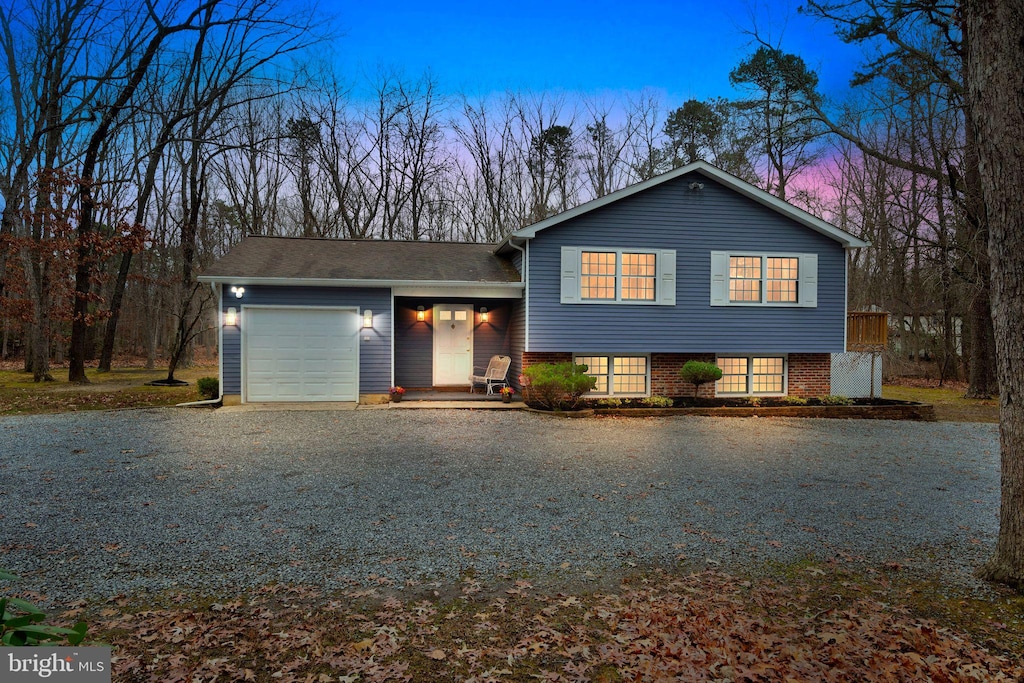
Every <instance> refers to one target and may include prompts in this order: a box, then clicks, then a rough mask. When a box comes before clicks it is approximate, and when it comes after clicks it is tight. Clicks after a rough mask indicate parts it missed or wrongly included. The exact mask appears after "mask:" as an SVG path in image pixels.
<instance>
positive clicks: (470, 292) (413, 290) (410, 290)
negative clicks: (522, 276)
mask: <svg viewBox="0 0 1024 683" xmlns="http://www.w3.org/2000/svg"><path fill="white" fill-rule="evenodd" d="M512 284H514V285H515V286H514V287H506V286H504V285H499V286H494V285H481V284H477V285H476V286H472V287H471V286H466V287H451V286H449V285H447V284H440V285H423V284H410V285H401V286H396V287H393V288H392V289H391V291H392V293H393V295H394V296H421V297H430V296H433V297H470V298H474V299H522V298H523V291H524V289H525V287H524V285H523V283H521V282H515V283H512Z"/></svg>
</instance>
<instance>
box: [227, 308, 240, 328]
mask: <svg viewBox="0 0 1024 683" xmlns="http://www.w3.org/2000/svg"><path fill="white" fill-rule="evenodd" d="M237 324H238V311H237V310H236V309H234V308H229V309H228V310H227V311H226V312H225V313H224V325H225V327H234V326H235V325H237Z"/></svg>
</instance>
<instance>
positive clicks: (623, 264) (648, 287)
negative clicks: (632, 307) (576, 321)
mask: <svg viewBox="0 0 1024 683" xmlns="http://www.w3.org/2000/svg"><path fill="white" fill-rule="evenodd" d="M656 259H657V255H656V254H651V253H634V252H614V251H584V252H581V254H580V298H581V299H607V300H609V301H616V300H619V301H654V282H655V277H656V271H655V269H654V265H655V262H656Z"/></svg>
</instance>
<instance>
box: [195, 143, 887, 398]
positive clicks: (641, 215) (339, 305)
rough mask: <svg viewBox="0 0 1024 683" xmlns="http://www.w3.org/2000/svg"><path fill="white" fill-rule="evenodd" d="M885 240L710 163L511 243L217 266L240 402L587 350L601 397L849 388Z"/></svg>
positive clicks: (306, 242)
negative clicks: (850, 302) (863, 307)
mask: <svg viewBox="0 0 1024 683" xmlns="http://www.w3.org/2000/svg"><path fill="white" fill-rule="evenodd" d="M863 246H867V244H866V243H865V242H863V241H862V240H859V239H857V238H856V237H854V236H852V235H850V234H848V233H846V232H843V231H842V230H840V229H838V228H836V227H835V226H833V225H830V224H829V223H827V222H825V221H823V220H821V219H819V218H816V217H814V216H812V215H811V214H809V213H807V212H805V211H803V210H801V209H799V208H797V207H795V206H793V205H791V204H788V203H786V202H783V201H781V200H779V199H777V198H776V197H774V196H772V195H770V194H768V193H766V192H764V191H762V190H759V189H757V188H756V187H754V186H752V185H750V184H748V183H746V182H744V181H742V180H739V179H738V178H735V177H733V176H731V175H729V174H727V173H725V172H723V171H721V170H719V169H717V168H715V167H713V166H710V165H708V164H706V163H703V162H697V163H694V164H690V165H688V166H685V167H682V168H679V169H676V170H674V171H671V172H669V173H665V174H663V175H660V176H657V177H655V178H652V179H650V180H648V181H645V182H642V183H638V184H636V185H632V186H630V187H627V188H624V189H622V190H619V191H618V192H614V193H612V194H610V195H608V196H605V197H602V198H600V199H596V200H594V201H591V202H588V203H586V204H583V205H581V206H579V207H576V208H575V209H572V210H570V211H566V212H564V213H561V214H558V215H556V216H552V217H551V218H548V219H546V220H544V221H541V222H539V223H536V224H534V225H530V226H527V227H525V228H522V229H520V230H517V231H515V232H513V233H511V234H510V235H509V236H508V237H507V238H506V239H505V240H503V241H502V242H501V243H500V244H497V245H494V244H465V243H438V242H388V241H370V240H363V241H354V240H324V239H302V238H276V237H249V238H246V239H245V240H243V241H242V242H241V243H239V244H238V245H237V246H235V247H234V248H233V249H232V250H231V252H230V253H228V254H227V255H226V256H224V257H223V258H222V259H220V260H219V261H217V262H216V263H214V264H213V265H212V266H211V267H210V268H208V269H207V270H206V272H205V273H204V274H203V276H202V277H201V278H200V280H203V281H205V282H209V283H210V284H211V285H212V286H213V287H214V288H215V290H216V293H217V296H218V297H219V302H220V311H221V327H220V330H221V338H220V351H221V352H220V363H221V368H220V379H221V387H222V392H223V394H224V395H225V400H226V401H227V402H232V401H235V400H240V401H243V402H257V401H356V400H371V399H372V398H377V397H380V396H382V395H384V394H386V393H387V391H388V388H389V387H390V386H394V385H401V386H405V387H407V388H430V387H435V388H436V387H459V386H468V377H469V375H470V373H471V370H472V367H473V366H484V365H486V364H487V361H488V359H489V358H490V357H491V356H492V355H495V354H503V355H510V356H511V357H512V369H511V371H510V377H511V379H512V380H513V382H514V380H515V378H516V377H517V376H518V374H519V372H520V371H521V370H522V368H523V367H525V366H528V365H530V364H532V363H537V362H545V361H560V360H570V359H575V360H576V361H577V362H579V363H583V364H586V365H587V366H588V368H589V372H590V373H591V374H593V375H595V376H596V377H597V379H598V384H597V390H596V392H595V394H598V395H608V396H618V397H634V396H648V395H663V396H676V395H684V394H687V393H688V392H689V391H691V390H692V387H691V386H690V385H688V384H684V383H683V382H682V381H681V380H680V379H679V377H678V370H679V368H680V367H681V366H682V364H683V363H684V362H686V361H687V360H689V359H700V360H707V361H712V362H716V363H718V365H719V366H720V367H721V368H722V371H723V376H722V379H721V380H720V381H719V382H718V383H717V384H715V385H713V386H707V391H708V392H709V393H714V394H717V395H720V396H721V395H737V396H740V395H765V396H771V395H785V394H793V395H798V396H820V395H824V394H828V393H830V376H831V361H830V358H831V356H830V354H831V353H838V352H842V351H844V350H845V332H846V319H847V317H846V301H847V295H846V269H847V258H846V256H847V255H846V250H847V249H853V248H858V247H863Z"/></svg>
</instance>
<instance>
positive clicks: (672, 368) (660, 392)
mask: <svg viewBox="0 0 1024 683" xmlns="http://www.w3.org/2000/svg"><path fill="white" fill-rule="evenodd" d="M690 360H699V361H703V362H705V363H714V362H715V354H713V353H652V354H651V395H652V396H672V397H675V396H693V385H692V384H690V383H689V382H684V381H683V379H682V378H681V377H680V376H679V369H680V368H681V367H683V364H684V363H686V361H690ZM697 396H699V397H700V398H714V397H715V383H714V382H708V383H707V384H702V385H701V386H700V390H699V391H698V392H697Z"/></svg>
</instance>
